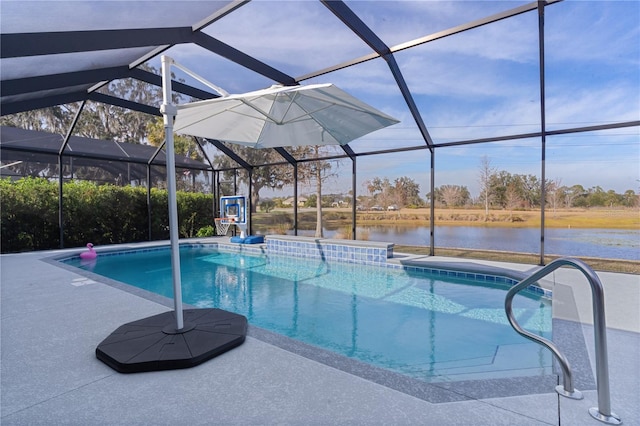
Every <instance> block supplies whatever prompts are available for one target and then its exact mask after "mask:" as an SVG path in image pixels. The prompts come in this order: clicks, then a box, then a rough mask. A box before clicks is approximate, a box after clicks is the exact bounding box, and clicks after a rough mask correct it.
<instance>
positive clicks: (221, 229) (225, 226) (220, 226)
mask: <svg viewBox="0 0 640 426" xmlns="http://www.w3.org/2000/svg"><path fill="white" fill-rule="evenodd" d="M225 219H226V218H222V217H216V218H215V219H214V220H213V222H214V223H215V225H216V235H218V236H222V235H227V232H229V226H231V222H223V220H225Z"/></svg>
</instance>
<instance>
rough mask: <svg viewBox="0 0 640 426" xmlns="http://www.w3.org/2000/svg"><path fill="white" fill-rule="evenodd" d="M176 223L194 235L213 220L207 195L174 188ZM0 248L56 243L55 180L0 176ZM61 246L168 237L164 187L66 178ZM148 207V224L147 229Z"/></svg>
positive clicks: (54, 245)
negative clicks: (134, 185)
mask: <svg viewBox="0 0 640 426" xmlns="http://www.w3.org/2000/svg"><path fill="white" fill-rule="evenodd" d="M176 198H177V202H178V221H179V224H178V228H179V230H180V234H181V236H183V237H191V236H195V234H196V233H197V232H196V230H197V231H198V232H199V230H200V229H201V228H205V227H207V226H211V224H212V223H213V209H212V206H213V196H211V195H205V194H199V193H187V192H180V191H179V192H178V193H177V194H176ZM0 202H1V203H2V206H1V208H0V226H1V229H0V232H1V244H2V253H10V252H19V251H31V250H44V249H53V248H59V247H60V227H59V225H58V221H59V219H58V212H59V206H58V183H57V182H50V181H48V180H47V179H42V178H25V179H20V180H18V181H15V182H12V181H11V180H9V179H0ZM62 206H63V226H64V236H63V237H64V246H65V247H81V246H84V245H85V244H86V243H87V242H92V243H93V244H95V245H101V244H119V243H126V242H136V241H145V240H160V239H168V238H169V213H168V196H167V191H166V190H160V189H152V190H151V200H150V206H147V191H146V189H145V188H142V187H135V188H134V187H130V186H124V187H122V186H114V185H96V184H95V183H91V182H86V181H71V182H66V183H65V184H64V187H63V198H62ZM149 209H150V210H151V229H149V221H148V215H149Z"/></svg>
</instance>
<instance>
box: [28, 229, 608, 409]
mask: <svg viewBox="0 0 640 426" xmlns="http://www.w3.org/2000/svg"><path fill="white" fill-rule="evenodd" d="M303 238H309V237H303ZM223 240H224V241H223ZM214 244H215V245H218V246H220V245H222V247H223V248H224V249H229V250H231V251H232V252H249V253H252V254H258V253H262V254H268V253H265V251H266V247H265V245H263V244H259V245H243V244H235V243H229V242H226V240H225V239H214V240H211V239H195V240H194V239H192V240H185V241H181V242H180V246H196V247H197V246H210V245H214ZM362 244H363V243H360V244H359V245H358V246H359V247H361V246H362ZM164 249H169V246H168V243H167V242H166V241H162V242H153V243H151V244H147V243H133V244H127V245H120V246H115V247H106V248H102V249H100V248H98V250H97V251H98V253H101V254H109V255H118V254H124V253H127V252H133V251H152V250H164ZM81 251H82V250H78V251H77V252H66V253H63V254H56V255H53V256H49V257H45V258H42V259H40V261H43V262H45V263H49V264H51V265H54V266H57V267H60V268H62V269H65V270H68V271H70V272H74V273H76V274H78V275H81V276H85V277H86V278H88V279H90V280H93V281H95V282H99V283H103V284H106V285H108V286H110V287H113V288H117V289H119V290H122V291H125V292H127V293H130V294H133V295H136V296H138V297H141V298H144V299H147V300H150V301H153V302H155V303H158V304H160V305H162V306H165V307H168V308H171V309H174V303H173V298H171V297H165V296H161V295H158V294H156V293H152V292H150V291H147V290H143V289H140V288H138V287H135V286H132V285H129V284H125V283H122V282H120V281H117V280H113V279H110V278H107V277H104V276H102V275H98V274H95V273H93V272H91V271H88V270H84V269H80V268H76V267H74V266H70V265H67V264H66V263H64V262H63V261H62V260H64V259H69V258H73V257H77V256H78V255H79V253H80V252H81ZM116 253H117V254H116ZM279 255H281V254H279ZM396 255H397V256H398V257H397V258H396V259H395V262H394V261H393V258H391V259H388V260H389V261H390V262H389V263H390V265H389V266H390V267H392V268H394V267H407V268H420V269H427V270H446V269H444V266H441V268H442V269H439V268H438V267H437V265H445V266H449V267H451V266H455V267H456V269H455V270H454V272H457V273H461V274H463V275H464V274H466V273H470V272H473V271H474V269H473V268H474V265H476V264H473V263H468V262H439V263H434V262H429V266H426V265H423V264H421V263H420V258H422V257H424V256H413V255H405V254H401V253H397V254H394V257H395V256H396ZM332 261H335V260H332ZM422 261H423V262H424V259H422ZM481 266H482V267H480V268H479V269H480V270H481V272H482V274H489V273H491V274H498V273H500V274H506V273H509V278H510V279H513V280H518V277H522V278H524V277H525V276H526V275H528V274H526V273H525V272H519V271H515V270H508V269H505V268H497V267H494V266H491V265H481ZM534 269H535V268H534ZM409 270H410V269H409ZM462 277H463V278H464V276H462ZM522 278H519V279H522ZM546 292H547V290H545V294H543V295H542V296H543V297H551V293H550V292H548V293H546ZM537 293H539V292H537ZM538 295H540V294H538ZM568 302H569V303H575V300H574V301H568ZM184 308H185V309H189V308H197V307H196V306H192V305H189V304H184ZM576 327H578V328H579V327H580V324H579V323H574V322H573V321H568V320H561V319H556V318H553V325H552V329H553V338H552V339H553V340H554V341H556V340H559V341H563V340H564V341H565V343H567V344H566V345H562V346H565V347H566V348H567V350H569V349H571V353H569V354H566V355H567V357H568V358H569V359H571V360H572V367H573V368H574V369H575V370H576V371H580V375H579V377H580V380H579V381H578V382H574V385H575V386H576V388H579V389H580V390H593V389H596V387H595V386H596V385H595V380H594V378H593V374H592V373H591V369H590V367H589V365H590V364H589V357H588V351H587V347H586V342H585V341H584V337H583V335H582V333H576V329H577V328H576ZM247 335H248V336H250V337H253V338H255V339H257V340H260V341H262V342H265V343H268V344H271V345H273V346H276V347H279V348H281V349H284V350H286V351H288V352H291V353H295V354H297V355H300V356H302V357H304V358H307V359H310V360H313V361H316V362H319V363H322V364H324V365H327V366H330V367H333V368H336V369H338V370H341V371H343V372H346V373H349V374H352V375H354V376H357V377H360V378H363V379H365V380H369V381H371V382H374V383H377V384H379V385H382V386H385V387H388V388H390V389H394V390H397V391H400V392H402V393H405V394H408V395H411V396H413V397H416V398H418V399H421V400H424V401H428V402H430V403H448V402H457V401H467V400H473V399H479V398H487V397H511V396H522V395H531V394H540V393H547V392H548V391H549V389H553V388H554V387H555V386H556V385H557V384H559V381H560V379H559V377H558V372H559V371H560V369H559V367H558V365H557V363H556V361H555V360H554V362H553V371H554V374H547V375H540V376H519V377H511V378H496V379H487V378H480V379H477V380H462V381H451V382H425V381H422V380H419V379H414V378H411V377H409V376H405V375H402V374H400V373H395V372H392V371H389V370H385V369H383V368H380V367H376V366H372V365H369V364H366V363H364V362H361V361H358V360H355V359H352V358H349V357H346V356H343V355H339V354H336V353H333V352H331V351H328V350H325V349H323V348H319V347H316V346H312V345H309V344H306V343H304V342H300V341H297V340H295V339H292V338H289V337H287V336H284V335H280V334H277V333H274V332H271V331H269V330H266V329H263V328H260V327H256V326H254V325H251V324H250V325H249V330H248V334H247ZM556 335H557V336H558V337H557V338H556ZM569 342H570V343H571V344H570V345H569V344H568V343H569Z"/></svg>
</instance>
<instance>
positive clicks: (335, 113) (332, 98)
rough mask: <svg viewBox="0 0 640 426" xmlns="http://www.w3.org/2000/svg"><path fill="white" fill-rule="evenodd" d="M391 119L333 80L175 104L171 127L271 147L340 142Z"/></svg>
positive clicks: (275, 87)
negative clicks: (350, 93) (344, 89)
mask: <svg viewBox="0 0 640 426" xmlns="http://www.w3.org/2000/svg"><path fill="white" fill-rule="evenodd" d="M396 123H398V120H396V119H395V118H393V117H390V116H389V115H387V114H385V113H383V112H381V111H379V110H377V109H375V108H374V107H372V106H370V105H368V104H366V103H364V102H362V101H360V100H358V99H356V98H354V97H353V96H351V95H349V94H348V93H346V92H344V91H343V90H341V89H339V88H338V87H336V86H334V85H333V84H314V85H309V86H280V85H277V86H271V87H270V88H268V89H263V90H257V91H255V92H249V93H244V94H239V95H226V96H222V97H220V98H216V99H210V100H205V101H200V102H194V103H190V104H184V105H179V106H178V113H177V116H176V120H175V123H174V131H175V132H176V133H180V134H187V135H192V136H200V137H204V138H208V139H219V140H223V141H227V142H232V143H236V144H241V145H245V146H250V147H253V148H275V147H284V146H306V145H344V144H347V143H349V142H351V141H352V140H354V139H357V138H359V137H361V136H364V135H366V134H367V133H371V132H373V131H375V130H379V129H382V128H384V127H387V126H390V125H392V124H396Z"/></svg>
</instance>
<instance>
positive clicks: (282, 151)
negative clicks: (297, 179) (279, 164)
mask: <svg viewBox="0 0 640 426" xmlns="http://www.w3.org/2000/svg"><path fill="white" fill-rule="evenodd" d="M274 149H275V150H276V152H277V153H278V154H280V155H281V156H282V158H284V159H285V160H287V161H288V162H289V164H291V165H292V166H295V165H296V164H298V160H296V159H295V158H294V157H293V156H292V155H291V154H290V153H289V151H287V150H286V149H284V148H282V147H277V148H274Z"/></svg>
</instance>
